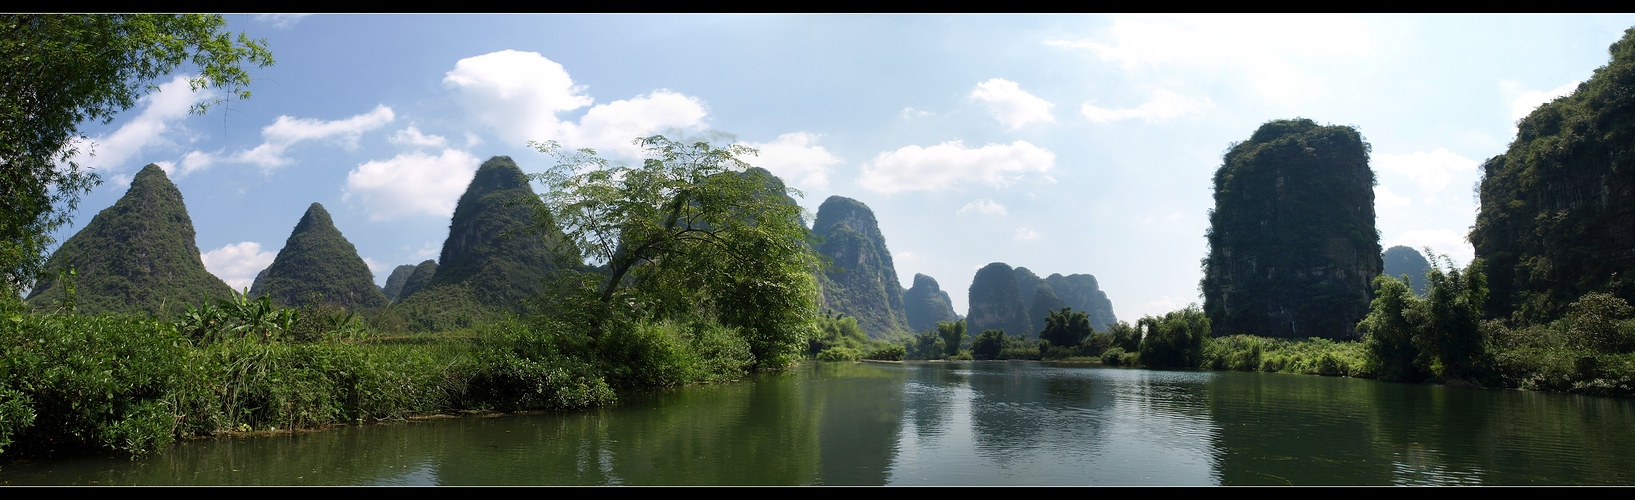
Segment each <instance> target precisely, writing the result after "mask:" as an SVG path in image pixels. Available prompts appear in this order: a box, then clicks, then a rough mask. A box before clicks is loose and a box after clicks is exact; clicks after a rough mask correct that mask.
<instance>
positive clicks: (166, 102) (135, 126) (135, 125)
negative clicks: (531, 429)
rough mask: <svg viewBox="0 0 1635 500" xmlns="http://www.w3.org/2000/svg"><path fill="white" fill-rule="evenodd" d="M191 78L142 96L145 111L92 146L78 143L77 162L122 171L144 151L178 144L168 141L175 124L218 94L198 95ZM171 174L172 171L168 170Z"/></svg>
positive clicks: (93, 141)
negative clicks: (194, 107)
mask: <svg viewBox="0 0 1635 500" xmlns="http://www.w3.org/2000/svg"><path fill="white" fill-rule="evenodd" d="M187 79H188V77H187V76H186V75H180V76H177V77H175V78H172V79H171V80H170V81H169V82H165V83H162V84H160V85H159V90H158V91H156V92H153V93H150V94H148V95H145V96H143V97H142V99H141V101H140V102H142V103H145V104H146V105H145V106H143V108H142V112H141V113H140V114H138V115H136V118H133V119H131V121H129V122H126V123H125V124H124V125H121V126H120V127H119V128H118V129H116V130H114V131H113V132H112V133H110V134H108V135H105V136H97V137H94V138H91V140H90V142H89V143H86V142H85V141H78V140H76V141H75V142H76V144H75V145H76V146H77V147H78V148H79V152H78V153H77V154H75V156H74V161H75V162H76V163H78V164H79V165H80V166H81V167H86V168H90V169H94V170H102V171H112V170H118V169H121V168H122V167H126V166H127V165H124V163H125V162H127V161H129V160H130V159H131V157H133V156H136V154H137V153H138V152H140V151H141V150H142V149H143V148H146V147H148V146H154V145H167V144H174V141H171V140H170V139H167V138H166V137H165V136H166V135H167V134H166V133H167V132H171V131H173V129H172V124H173V123H174V122H177V121H180V120H182V119H184V118H186V117H187V114H188V110H189V109H191V108H192V107H193V105H194V104H196V103H198V102H200V101H203V100H205V99H209V98H211V97H214V96H215V95H216V93H215V91H213V90H210V89H201V90H199V91H197V92H194V91H191V90H189V89H188V84H187ZM166 172H167V174H168V172H169V171H168V170H167V171H166Z"/></svg>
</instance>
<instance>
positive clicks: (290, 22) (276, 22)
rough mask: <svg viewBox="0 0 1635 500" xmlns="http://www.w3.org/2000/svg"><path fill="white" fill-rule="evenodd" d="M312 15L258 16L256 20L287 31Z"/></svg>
mask: <svg viewBox="0 0 1635 500" xmlns="http://www.w3.org/2000/svg"><path fill="white" fill-rule="evenodd" d="M310 15H312V14H256V15H255V20H257V21H261V22H264V23H267V24H271V25H272V26H273V27H274V28H278V29H285V28H289V27H291V26H295V23H299V22H301V20H302V19H305V18H306V17H307V16H310Z"/></svg>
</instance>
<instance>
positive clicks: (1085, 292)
mask: <svg viewBox="0 0 1635 500" xmlns="http://www.w3.org/2000/svg"><path fill="white" fill-rule="evenodd" d="M1040 286H1044V287H1046V288H1049V289H1050V290H1049V291H1048V292H1039V291H1038V290H1037V289H1038V288H1039V287H1040ZM1016 287H1017V289H1019V290H1021V291H1022V298H1023V303H1024V304H1025V307H1027V310H1028V311H1029V317H1030V318H1032V321H1033V326H1035V327H1038V328H1040V329H1043V328H1044V325H1045V317H1046V316H1048V315H1049V311H1057V310H1061V308H1063V307H1070V308H1072V309H1073V310H1074V311H1082V312H1084V313H1086V314H1087V315H1088V316H1090V326H1091V327H1092V328H1095V329H1096V330H1100V331H1105V330H1106V329H1107V325H1110V324H1113V323H1117V322H1118V317H1117V316H1115V315H1113V301H1111V300H1108V299H1107V294H1106V293H1104V292H1102V291H1101V288H1100V286H1099V285H1098V284H1097V283H1096V277H1095V276H1091V275H1088V274H1073V275H1068V276H1062V275H1061V274H1060V273H1056V274H1052V275H1050V277H1049V278H1044V279H1040V278H1039V275H1037V274H1034V273H1033V271H1032V270H1029V269H1028V268H1026V267H1018V268H1016ZM1043 296H1050V297H1054V298H1055V299H1056V300H1053V301H1051V303H1050V304H1046V305H1044V306H1041V305H1039V304H1036V303H1035V297H1043Z"/></svg>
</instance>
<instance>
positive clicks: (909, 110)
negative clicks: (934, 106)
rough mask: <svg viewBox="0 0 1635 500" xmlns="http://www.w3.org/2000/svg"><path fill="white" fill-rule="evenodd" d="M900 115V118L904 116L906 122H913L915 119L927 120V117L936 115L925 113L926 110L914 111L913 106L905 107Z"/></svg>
mask: <svg viewBox="0 0 1635 500" xmlns="http://www.w3.org/2000/svg"><path fill="white" fill-rule="evenodd" d="M898 114H899V115H900V116H902V117H903V119H904V120H912V119H915V118H925V117H927V116H931V115H934V114H936V113H932V112H930V111H925V110H921V109H914V107H913V106H903V111H902V112H901V113H898Z"/></svg>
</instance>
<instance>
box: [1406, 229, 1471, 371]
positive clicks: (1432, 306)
mask: <svg viewBox="0 0 1635 500" xmlns="http://www.w3.org/2000/svg"><path fill="white" fill-rule="evenodd" d="M1431 260H1433V261H1435V260H1440V261H1442V264H1443V265H1445V266H1447V270H1445V271H1444V270H1443V269H1441V267H1440V266H1431V270H1430V272H1428V273H1426V275H1425V280H1426V281H1427V282H1429V283H1430V290H1429V293H1428V294H1426V297H1425V301H1424V302H1423V303H1422V307H1420V308H1417V309H1413V310H1411V311H1412V315H1411V316H1410V317H1409V321H1411V322H1415V323H1418V324H1419V325H1420V329H1419V336H1418V337H1417V338H1416V344H1417V345H1418V347H1419V349H1420V350H1422V351H1425V352H1426V353H1428V354H1430V355H1431V356H1432V357H1433V359H1435V364H1433V365H1432V370H1433V371H1434V372H1435V373H1437V374H1438V375H1442V376H1448V377H1456V378H1467V377H1472V376H1475V375H1477V370H1478V368H1479V367H1480V365H1482V364H1483V363H1484V362H1485V360H1484V359H1483V356H1484V354H1485V346H1486V344H1487V341H1486V336H1485V335H1484V332H1483V331H1482V330H1481V320H1482V304H1483V303H1484V302H1485V301H1486V299H1487V281H1486V277H1485V276H1484V275H1483V274H1482V260H1481V259H1476V260H1475V261H1472V262H1471V263H1470V265H1468V266H1466V267H1465V269H1464V271H1460V270H1459V269H1456V268H1454V267H1453V262H1452V261H1450V260H1448V258H1447V256H1437V255H1435V254H1432V255H1431ZM1438 368H1440V369H1438Z"/></svg>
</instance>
